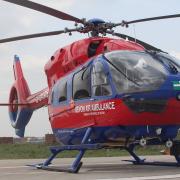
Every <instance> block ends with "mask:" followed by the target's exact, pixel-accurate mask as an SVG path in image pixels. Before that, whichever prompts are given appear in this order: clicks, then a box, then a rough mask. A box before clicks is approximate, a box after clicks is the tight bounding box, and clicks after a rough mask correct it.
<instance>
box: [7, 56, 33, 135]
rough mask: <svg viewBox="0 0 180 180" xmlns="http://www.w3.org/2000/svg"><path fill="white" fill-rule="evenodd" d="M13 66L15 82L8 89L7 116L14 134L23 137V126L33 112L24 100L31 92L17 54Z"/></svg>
mask: <svg viewBox="0 0 180 180" xmlns="http://www.w3.org/2000/svg"><path fill="white" fill-rule="evenodd" d="M13 67H14V76H15V83H14V85H13V86H12V88H11V90H10V96H9V117H10V121H11V125H12V126H13V127H14V128H15V132H16V135H18V136H20V137H23V136H24V132H25V127H26V125H27V124H28V122H29V120H30V118H31V116H32V114H33V109H31V108H30V107H28V103H27V101H26V99H27V97H29V96H30V94H31V93H30V90H29V87H28V85H27V82H26V80H25V79H24V76H23V72H22V68H21V64H20V60H19V58H18V57H17V56H15V59H14V66H13Z"/></svg>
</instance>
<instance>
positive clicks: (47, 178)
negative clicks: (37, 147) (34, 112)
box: [0, 155, 180, 180]
mask: <svg viewBox="0 0 180 180" xmlns="http://www.w3.org/2000/svg"><path fill="white" fill-rule="evenodd" d="M145 158H146V159H147V160H151V161H152V160H155V161H166V162H170V161H174V158H173V157H171V156H167V155H166V156H146V157H145ZM126 159H127V160H130V159H131V157H108V158H107V157H104V158H84V159H83V166H82V168H81V169H80V171H79V173H78V174H71V173H65V172H51V171H45V170H39V169H35V168H32V167H28V166H26V165H28V164H36V163H41V162H43V161H44V160H42V159H38V160H37V159H30V160H29V159H27V160H26V159H23V160H0V180H19V179H23V180H59V179H62V180H156V179H171V180H174V179H176V180H177V179H180V167H167V166H149V165H148V166H146V165H133V164H131V163H129V162H124V161H122V160H126ZM71 162H72V159H71V158H66V159H65V158H64V159H56V160H55V161H54V163H53V165H55V166H60V167H63V166H66V167H67V166H68V165H69V164H70V163H71Z"/></svg>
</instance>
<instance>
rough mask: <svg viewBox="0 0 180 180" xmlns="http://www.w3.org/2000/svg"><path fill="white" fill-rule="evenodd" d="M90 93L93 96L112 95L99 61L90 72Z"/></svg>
mask: <svg viewBox="0 0 180 180" xmlns="http://www.w3.org/2000/svg"><path fill="white" fill-rule="evenodd" d="M92 91H93V95H94V96H110V95H111V94H112V90H111V86H110V84H109V83H108V78H107V75H106V74H105V72H104V66H103V64H102V63H101V62H99V61H97V62H96V63H95V64H94V66H93V70H92Z"/></svg>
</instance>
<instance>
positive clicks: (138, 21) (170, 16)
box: [117, 14, 180, 25]
mask: <svg viewBox="0 0 180 180" xmlns="http://www.w3.org/2000/svg"><path fill="white" fill-rule="evenodd" d="M178 17H180V14H173V15H167V16H157V17H151V18H144V19H137V20H133V21H122V22H121V23H118V24H117V25H129V24H134V23H140V22H146V21H155V20H161V19H171V18H178Z"/></svg>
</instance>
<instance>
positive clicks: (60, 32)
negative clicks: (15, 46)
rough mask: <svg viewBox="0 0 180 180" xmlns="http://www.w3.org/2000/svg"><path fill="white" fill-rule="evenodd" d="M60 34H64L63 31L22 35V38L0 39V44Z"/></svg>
mask: <svg viewBox="0 0 180 180" xmlns="http://www.w3.org/2000/svg"><path fill="white" fill-rule="evenodd" d="M62 33H65V31H64V30H63V31H52V32H45V33H37V34H29V35H24V36H17V37H11V38H6V39H0V43H6V42H12V41H19V40H24V39H32V38H38V37H45V36H54V35H59V34H62Z"/></svg>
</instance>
